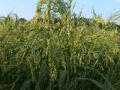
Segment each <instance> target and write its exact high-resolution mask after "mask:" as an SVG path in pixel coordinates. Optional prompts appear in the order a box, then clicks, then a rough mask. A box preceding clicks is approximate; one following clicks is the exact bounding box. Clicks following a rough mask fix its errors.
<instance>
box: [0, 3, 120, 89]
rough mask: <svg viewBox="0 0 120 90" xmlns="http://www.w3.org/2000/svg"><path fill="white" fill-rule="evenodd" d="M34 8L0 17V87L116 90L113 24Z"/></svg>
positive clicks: (119, 40) (118, 45)
mask: <svg viewBox="0 0 120 90" xmlns="http://www.w3.org/2000/svg"><path fill="white" fill-rule="evenodd" d="M68 5H69V4H68ZM47 6H48V7H49V3H48V4H47ZM65 9H66V11H65ZM38 11H39V10H38V7H37V15H36V16H35V17H34V18H33V19H31V20H25V19H23V18H18V17H17V16H15V15H9V16H7V17H1V18H0V90H120V27H119V26H118V25H116V24H114V23H111V22H105V21H104V20H103V19H102V18H101V17H99V16H96V15H95V13H94V16H93V18H91V19H86V18H84V17H81V16H76V15H75V14H70V13H69V8H64V9H63V8H62V9H61V12H60V10H59V14H60V15H61V16H59V17H58V18H56V16H55V15H53V16H51V15H50V12H49V8H47V10H46V13H45V15H42V16H43V17H41V16H40V15H41V13H40V12H38ZM53 14H56V13H53ZM57 14H58V12H57Z"/></svg>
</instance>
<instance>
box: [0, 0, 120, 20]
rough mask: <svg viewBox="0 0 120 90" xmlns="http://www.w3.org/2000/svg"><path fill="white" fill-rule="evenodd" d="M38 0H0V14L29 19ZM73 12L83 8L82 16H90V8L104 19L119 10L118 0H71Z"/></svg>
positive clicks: (119, 0)
mask: <svg viewBox="0 0 120 90" xmlns="http://www.w3.org/2000/svg"><path fill="white" fill-rule="evenodd" d="M37 2H38V0H0V16H7V15H8V14H10V13H16V14H17V15H18V16H19V17H24V18H26V19H31V18H32V17H33V16H34V15H35V7H36V4H37ZM75 2H76V4H75V8H74V9H73V11H74V12H76V13H79V12H80V11H81V9H82V8H83V16H85V17H91V16H92V8H94V10H95V12H96V13H97V14H98V15H100V16H102V17H103V18H105V19H108V18H109V16H111V15H112V14H113V13H115V12H116V11H119V10H120V0H73V3H75Z"/></svg>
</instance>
